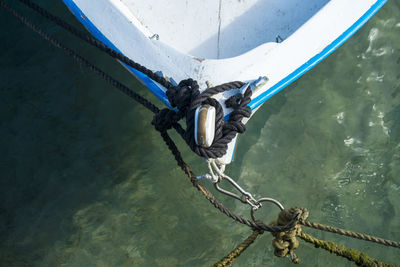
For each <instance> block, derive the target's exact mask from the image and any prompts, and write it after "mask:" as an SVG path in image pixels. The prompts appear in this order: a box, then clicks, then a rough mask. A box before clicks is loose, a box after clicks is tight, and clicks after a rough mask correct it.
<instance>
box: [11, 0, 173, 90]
mask: <svg viewBox="0 0 400 267" xmlns="http://www.w3.org/2000/svg"><path fill="white" fill-rule="evenodd" d="M18 1H19V2H21V3H23V4H24V5H26V6H27V7H29V8H31V9H32V10H34V11H36V12H37V13H39V14H40V15H42V16H43V17H45V18H47V19H48V20H50V21H52V22H54V23H55V24H57V25H58V26H60V27H62V28H63V29H65V30H66V31H68V32H70V33H71V34H73V35H75V36H76V37H78V38H80V39H81V40H83V41H85V42H87V43H88V44H90V45H92V46H94V47H96V48H98V49H100V50H101V51H103V52H105V53H106V54H108V55H109V56H111V57H113V58H115V59H118V60H120V61H121V62H123V63H125V64H127V65H128V66H131V67H132V68H134V69H136V70H138V71H140V72H141V73H144V74H146V75H147V76H148V77H150V78H151V79H152V80H154V81H156V82H158V83H159V84H161V85H162V86H164V87H165V88H167V89H169V88H171V87H173V85H172V83H171V82H170V81H168V80H167V79H165V78H164V77H162V76H159V75H157V74H156V73H154V72H153V71H151V70H149V69H148V68H146V67H144V66H142V65H140V64H139V63H137V62H135V61H133V60H131V59H130V58H128V57H126V56H124V55H123V54H121V53H120V52H118V51H115V50H114V49H112V48H110V47H109V46H107V45H105V44H103V43H102V42H100V41H99V40H97V39H96V38H94V37H92V36H91V35H89V34H86V33H84V32H82V31H80V30H78V29H77V28H75V27H74V26H72V25H71V24H69V23H68V22H66V21H64V20H62V19H61V18H59V17H57V16H54V15H53V14H51V13H50V12H48V11H47V10H46V9H44V8H42V7H41V6H39V5H37V4H35V3H34V2H32V1H30V0H18Z"/></svg>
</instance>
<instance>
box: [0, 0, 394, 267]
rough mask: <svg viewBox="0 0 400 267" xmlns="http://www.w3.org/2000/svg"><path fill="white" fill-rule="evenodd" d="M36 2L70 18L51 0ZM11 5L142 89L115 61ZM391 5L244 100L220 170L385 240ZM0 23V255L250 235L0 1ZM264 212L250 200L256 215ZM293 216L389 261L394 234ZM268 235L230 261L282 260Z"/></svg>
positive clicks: (203, 245) (198, 252) (186, 257)
mask: <svg viewBox="0 0 400 267" xmlns="http://www.w3.org/2000/svg"><path fill="white" fill-rule="evenodd" d="M9 2H10V1H9ZM38 2H39V3H40V4H42V5H43V6H45V7H46V8H47V9H49V10H51V11H52V12H55V13H57V14H59V15H61V16H62V17H63V18H65V19H67V20H68V21H70V22H73V23H74V24H75V25H76V26H79V25H78V23H77V22H76V21H74V19H73V17H72V15H70V14H69V13H68V11H67V9H66V8H65V7H64V6H63V5H62V4H61V3H60V2H59V1H57V2H56V1H38ZM15 6H17V7H20V6H19V5H15ZM19 9H20V10H22V11H25V12H26V14H28V15H29V16H30V17H32V20H33V21H34V22H35V23H37V24H38V25H40V26H41V27H43V28H44V29H45V30H46V31H48V32H50V33H52V34H53V35H54V36H55V37H57V38H58V39H59V40H61V41H63V42H65V43H67V44H68V45H69V46H71V47H73V48H75V49H77V50H79V51H80V53H81V54H82V55H84V56H85V57H87V58H89V59H91V61H93V62H94V63H96V64H98V65H101V66H102V68H103V69H105V70H106V71H107V72H109V73H111V74H112V75H114V76H115V77H117V78H118V79H120V80H121V81H123V82H124V83H125V84H127V85H129V86H130V87H131V88H134V89H135V90H136V91H137V92H139V93H141V94H142V95H145V96H147V97H149V98H150V99H151V100H152V101H154V102H157V100H156V99H155V98H154V97H152V96H151V95H150V93H149V92H147V90H146V89H145V88H143V87H142V86H141V85H139V83H138V82H137V81H136V80H135V79H134V78H132V77H131V76H130V75H129V74H128V73H127V72H126V71H125V70H124V69H123V68H121V66H120V65H119V64H118V63H116V62H115V61H114V60H112V59H110V58H109V57H107V56H105V55H103V54H101V53H100V52H98V51H97V50H96V49H94V48H92V47H89V46H86V45H84V44H82V43H81V42H80V41H78V40H76V39H75V38H73V37H71V36H70V35H68V34H67V33H65V32H64V31H62V30H61V29H60V28H59V27H56V26H54V25H52V24H49V23H48V22H47V21H46V20H44V19H42V18H40V17H38V16H37V15H36V14H33V13H31V12H30V11H28V10H26V9H24V8H22V7H21V8H19ZM399 14H400V1H398V0H397V1H389V3H388V4H387V5H386V6H385V7H383V9H382V10H381V11H379V12H378V14H377V15H376V16H374V17H373V18H372V19H371V20H370V21H369V22H368V23H367V24H366V25H365V26H364V27H363V28H362V29H361V30H360V31H359V32H357V33H356V34H355V35H354V36H353V37H352V38H351V39H350V40H349V41H348V42H347V43H345V44H344V45H343V46H342V47H340V48H339V50H337V51H336V52H334V53H333V54H332V55H330V56H329V57H328V58H327V59H326V60H324V61H323V62H322V63H320V64H319V65H318V66H317V67H316V68H315V69H313V70H311V71H310V72H308V73H307V74H306V75H305V76H303V77H302V78H300V79H299V80H298V81H296V82H295V83H293V84H292V85H290V86H289V87H287V88H286V89H285V90H284V91H282V92H281V93H279V94H278V95H276V96H275V97H273V98H272V99H270V100H269V101H268V102H267V103H266V104H265V105H264V106H263V107H262V108H261V109H260V110H259V111H257V113H256V114H255V116H254V117H253V118H252V119H251V121H250V122H249V123H248V130H247V132H246V133H245V134H244V136H242V137H241V138H240V141H239V146H238V153H237V156H236V161H235V162H234V163H233V164H232V165H231V166H229V168H228V173H229V174H230V175H231V176H232V177H235V179H236V180H237V181H238V183H240V184H241V185H243V186H244V187H245V188H246V189H247V190H249V191H250V192H252V193H253V194H255V195H256V196H257V197H263V196H269V197H274V198H277V199H279V200H280V201H281V202H282V203H283V204H284V205H285V207H292V206H302V207H306V208H308V209H309V211H310V217H309V219H310V220H311V221H315V222H321V223H326V224H330V225H334V226H338V227H343V228H347V229H351V230H355V231H359V232H365V233H369V234H373V235H377V236H381V237H384V238H388V239H393V240H397V241H400V201H399V199H400V72H399V69H400V68H399V65H400V50H399V49H400V16H399ZM0 36H1V42H0V59H1V60H0V136H1V139H0V151H1V157H0V174H1V179H0V240H1V242H0V266H132V265H136V266H209V265H211V264H213V263H214V262H216V261H218V260H219V259H220V258H221V257H223V256H225V254H227V253H228V252H229V251H230V250H232V249H233V248H234V247H235V246H236V245H237V244H238V243H239V242H241V241H242V240H243V239H244V238H245V237H246V236H247V235H248V234H250V230H249V229H248V228H247V227H245V226H242V225H240V224H238V223H234V222H232V221H231V220H230V219H229V218H227V217H226V216H224V215H222V214H220V213H219V212H218V211H217V210H215V209H214V208H213V207H212V206H211V205H210V204H209V203H208V202H207V201H206V200H205V199H204V197H203V196H202V195H201V194H200V193H199V192H198V191H197V190H195V189H194V188H193V187H192V186H191V184H190V182H189V181H188V180H187V177H186V176H185V175H184V174H183V173H182V172H181V171H180V170H179V168H178V167H177V166H176V163H175V161H174V159H173V158H172V157H171V155H170V153H169V151H168V150H167V148H166V147H165V145H164V144H163V142H162V140H161V137H160V136H159V134H158V133H157V132H156V131H154V129H153V127H152V126H151V124H150V121H151V119H152V116H151V114H150V113H149V112H148V111H146V110H145V109H144V108H142V107H141V106H139V105H138V104H136V103H134V102H132V101H131V100H130V99H129V98H128V97H126V96H124V95H122V94H121V93H119V92H118V91H116V90H115V89H113V88H112V87H111V86H108V85H107V84H105V83H104V82H103V81H102V80H100V79H99V78H98V77H97V76H95V75H93V74H92V73H91V72H89V71H88V70H87V69H86V68H84V67H82V66H79V65H77V64H76V63H75V62H73V61H72V59H70V58H69V57H68V56H66V55H65V54H63V53H62V52H60V51H58V50H57V49H55V48H53V47H51V46H50V45H48V44H47V43H46V42H45V41H43V40H41V39H40V38H39V37H38V36H36V35H35V34H34V33H32V32H30V31H29V30H28V29H26V28H25V27H24V26H22V25H21V24H20V23H19V22H17V21H16V20H14V19H13V18H12V17H10V16H9V15H8V14H6V13H5V12H4V11H3V10H0ZM157 103H159V102H157ZM173 137H175V140H177V144H178V145H179V147H180V148H181V150H182V153H183V156H184V158H185V160H186V161H187V162H188V163H189V164H190V165H191V166H192V168H193V169H194V170H195V171H196V173H199V174H200V173H204V172H205V171H206V169H205V165H204V163H203V162H202V160H200V159H199V158H198V157H197V156H195V155H193V154H192V153H191V152H190V151H189V149H188V148H187V147H186V146H185V145H184V144H183V142H182V141H180V140H179V139H178V138H177V136H176V135H174V134H173ZM203 183H204V184H206V185H207V183H206V181H203ZM207 186H208V187H209V188H211V187H210V186H209V185H207ZM217 197H218V198H219V199H220V200H221V201H223V202H224V203H225V204H226V206H227V207H229V208H231V209H232V210H234V211H235V212H237V213H241V214H244V215H246V216H248V208H247V207H246V206H244V205H242V204H240V203H238V202H237V201H235V200H232V199H229V198H227V197H224V196H221V195H217ZM267 213H269V214H267ZM276 214H277V209H276V208H275V207H272V206H268V205H265V207H264V208H263V211H260V212H259V214H257V215H258V216H260V217H261V218H266V220H270V219H272V218H274V217H275V216H276ZM304 231H306V232H309V233H312V234H313V235H315V236H317V237H320V238H323V239H327V240H334V241H337V242H339V243H341V244H343V245H346V246H349V247H352V248H356V249H359V250H362V251H365V252H366V253H368V254H369V255H370V256H372V257H375V258H378V259H380V260H383V261H386V262H388V263H393V264H396V263H399V262H400V252H399V250H396V249H394V248H385V247H382V246H380V245H375V244H372V243H368V242H364V241H358V240H351V239H348V238H345V237H341V236H335V235H333V234H329V233H319V232H316V231H312V230H309V229H304ZM271 240H272V238H271V236H270V235H269V234H264V235H263V236H262V237H261V238H259V239H258V240H257V241H256V242H255V244H254V245H253V246H252V247H251V248H250V249H249V250H248V251H246V252H245V253H244V254H243V255H242V256H241V257H240V258H239V259H238V261H237V263H236V265H235V266H293V265H292V263H291V262H290V261H289V259H280V258H276V257H275V256H274V255H273V249H272V247H271ZM297 255H298V256H299V257H300V258H301V259H302V264H301V266H352V264H350V263H349V262H348V261H347V260H345V259H341V258H338V257H336V256H333V255H331V254H329V253H327V252H325V251H323V250H320V249H316V248H313V247H312V246H311V245H308V244H305V243H304V242H302V241H301V246H300V248H299V249H298V250H297Z"/></svg>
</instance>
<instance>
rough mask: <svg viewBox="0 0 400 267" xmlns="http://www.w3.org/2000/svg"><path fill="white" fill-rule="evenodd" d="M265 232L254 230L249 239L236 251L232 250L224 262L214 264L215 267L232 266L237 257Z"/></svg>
mask: <svg viewBox="0 0 400 267" xmlns="http://www.w3.org/2000/svg"><path fill="white" fill-rule="evenodd" d="M262 233H263V231H259V230H254V231H253V233H252V234H251V235H250V236H249V237H247V238H246V239H245V240H244V241H243V242H242V243H240V244H239V245H238V246H237V247H236V248H235V249H234V250H232V251H231V252H230V253H229V254H228V255H226V256H225V257H224V258H223V259H222V260H220V261H219V262H217V263H216V264H214V265H213V266H214V267H226V266H230V265H231V264H232V263H233V262H234V261H235V260H236V258H237V257H239V256H240V254H242V252H243V251H245V250H246V249H247V248H248V247H249V246H250V245H251V244H252V243H253V242H254V240H256V238H257V237H258V236H259V235H261V234H262Z"/></svg>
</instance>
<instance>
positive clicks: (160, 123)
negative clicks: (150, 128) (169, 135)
mask: <svg viewBox="0 0 400 267" xmlns="http://www.w3.org/2000/svg"><path fill="white" fill-rule="evenodd" d="M180 119H181V115H180V113H179V112H176V111H174V110H172V109H169V108H164V109H162V110H160V111H159V112H157V113H156V114H154V116H153V120H152V121H151V124H153V125H154V127H155V128H156V130H157V131H160V132H163V131H167V130H169V129H171V128H172V126H173V125H174V123H177V122H178V121H179V120H180Z"/></svg>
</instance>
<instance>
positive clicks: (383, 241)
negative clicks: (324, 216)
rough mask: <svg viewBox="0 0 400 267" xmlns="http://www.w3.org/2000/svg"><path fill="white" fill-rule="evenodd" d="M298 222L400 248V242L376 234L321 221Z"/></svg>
mask: <svg viewBox="0 0 400 267" xmlns="http://www.w3.org/2000/svg"><path fill="white" fill-rule="evenodd" d="M300 224H301V225H304V226H307V227H310V228H314V229H318V230H321V231H326V232H331V233H335V234H339V235H344V236H348V237H352V238H357V239H361V240H365V241H370V242H374V243H378V244H381V245H385V246H390V247H394V248H400V242H396V241H392V240H387V239H383V238H380V237H376V236H371V235H366V234H361V233H357V232H353V231H349V230H344V229H340V228H337V227H333V226H329V225H324V224H321V223H314V222H310V221H300Z"/></svg>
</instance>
